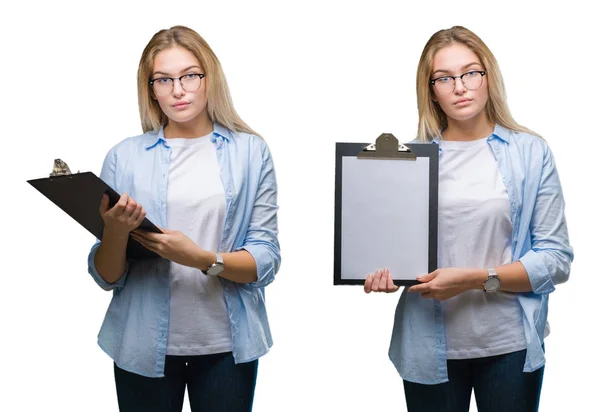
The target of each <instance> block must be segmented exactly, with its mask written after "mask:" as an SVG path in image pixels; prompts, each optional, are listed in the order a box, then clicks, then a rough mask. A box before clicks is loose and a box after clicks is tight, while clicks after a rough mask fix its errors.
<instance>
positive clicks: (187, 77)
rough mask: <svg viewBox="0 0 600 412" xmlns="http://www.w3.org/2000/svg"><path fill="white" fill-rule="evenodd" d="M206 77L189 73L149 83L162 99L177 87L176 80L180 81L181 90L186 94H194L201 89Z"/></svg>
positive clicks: (157, 79) (158, 78) (161, 78)
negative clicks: (203, 79)
mask: <svg viewBox="0 0 600 412" xmlns="http://www.w3.org/2000/svg"><path fill="white" fill-rule="evenodd" d="M205 76H206V75H205V74H199V73H189V74H184V75H183V76H179V77H157V78H156V79H152V80H150V81H149V82H148V83H150V86H151V87H152V89H153V90H154V93H156V95H157V96H161V97H162V96H166V95H168V94H171V92H172V91H173V87H175V80H179V84H180V85H181V88H182V89H183V90H185V91H186V92H194V91H196V90H198V89H199V88H200V84H201V83H202V78H203V77H205Z"/></svg>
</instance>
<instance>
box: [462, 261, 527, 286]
mask: <svg viewBox="0 0 600 412" xmlns="http://www.w3.org/2000/svg"><path fill="white" fill-rule="evenodd" d="M495 269H496V274H497V275H498V279H500V290H502V291H504V292H531V290H532V289H531V283H530V282H529V276H528V275H527V271H526V270H525V267H524V266H523V265H522V264H521V262H519V261H516V262H514V263H509V264H506V265H502V266H496V267H495ZM487 278H488V271H487V270H486V269H474V270H473V272H472V274H471V276H469V277H468V278H467V280H466V281H467V282H468V284H469V288H470V289H483V283H484V282H485V281H486V280H487Z"/></svg>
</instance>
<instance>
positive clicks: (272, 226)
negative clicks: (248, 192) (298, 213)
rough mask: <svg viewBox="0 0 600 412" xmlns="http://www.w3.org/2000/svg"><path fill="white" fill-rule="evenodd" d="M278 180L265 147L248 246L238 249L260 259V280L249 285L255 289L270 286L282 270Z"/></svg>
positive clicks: (245, 242)
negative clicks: (279, 238)
mask: <svg viewBox="0 0 600 412" xmlns="http://www.w3.org/2000/svg"><path fill="white" fill-rule="evenodd" d="M278 208H279V207H278V206H277V180H276V177H275V167H274V165H273V159H272V157H271V153H270V151H269V149H268V147H267V146H266V144H264V145H263V148H262V168H261V171H260V176H259V182H258V191H257V194H256V200H255V202H254V206H253V209H252V214H251V217H250V224H249V227H248V231H247V232H246V238H245V241H244V245H243V246H241V247H239V248H238V249H237V250H242V249H244V250H247V251H248V252H249V253H250V254H251V255H252V257H253V258H254V260H255V261H256V272H257V280H256V281H254V282H252V283H249V284H248V285H249V286H251V287H255V288H261V287H264V286H267V285H268V284H270V283H271V282H273V280H274V279H275V274H276V273H277V272H278V271H279V266H280V264H281V255H280V250H279V241H278V239H277V233H278V230H277V210H278Z"/></svg>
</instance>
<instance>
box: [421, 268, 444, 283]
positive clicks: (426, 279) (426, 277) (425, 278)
mask: <svg viewBox="0 0 600 412" xmlns="http://www.w3.org/2000/svg"><path fill="white" fill-rule="evenodd" d="M438 273H439V270H434V271H433V272H431V273H427V274H426V275H423V276H417V280H418V281H419V282H429V281H431V280H433V279H435V278H436V277H437V275H438Z"/></svg>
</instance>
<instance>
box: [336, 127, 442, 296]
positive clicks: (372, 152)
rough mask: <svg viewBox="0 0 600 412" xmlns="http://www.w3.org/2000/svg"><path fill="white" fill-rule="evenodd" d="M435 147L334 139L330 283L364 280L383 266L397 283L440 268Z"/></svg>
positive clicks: (387, 138)
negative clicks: (346, 141)
mask: <svg viewBox="0 0 600 412" xmlns="http://www.w3.org/2000/svg"><path fill="white" fill-rule="evenodd" d="M438 170H439V148H438V145H436V144H432V143H407V144H399V143H398V139H397V138H396V137H395V136H394V135H393V134H390V133H384V134H382V135H381V136H379V137H378V138H377V140H376V141H375V143H372V144H367V143H336V161H335V222H334V230H335V234H334V267H333V272H334V273H333V284H334V285H363V284H364V282H365V279H366V277H367V275H368V274H369V273H374V272H375V271H376V270H377V269H380V268H388V269H389V270H390V274H391V275H392V278H393V280H394V284H396V285H398V286H410V285H415V284H417V283H419V282H418V281H417V280H416V277H417V276H418V275H424V274H426V273H430V272H432V271H434V270H436V269H437V249H438V248H437V240H438V239H437V237H438V236H437V228H438Z"/></svg>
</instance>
